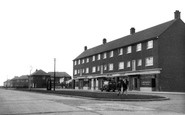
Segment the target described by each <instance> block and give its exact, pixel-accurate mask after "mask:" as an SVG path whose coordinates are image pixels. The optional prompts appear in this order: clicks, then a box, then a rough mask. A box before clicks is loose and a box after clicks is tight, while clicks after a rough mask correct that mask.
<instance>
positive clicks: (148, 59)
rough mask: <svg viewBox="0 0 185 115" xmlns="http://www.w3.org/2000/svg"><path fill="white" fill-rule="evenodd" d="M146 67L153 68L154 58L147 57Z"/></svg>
mask: <svg viewBox="0 0 185 115" xmlns="http://www.w3.org/2000/svg"><path fill="white" fill-rule="evenodd" d="M145 65H146V66H153V57H147V58H146V61H145Z"/></svg>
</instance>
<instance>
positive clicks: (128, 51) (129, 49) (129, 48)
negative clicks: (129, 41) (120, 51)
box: [127, 46, 132, 54]
mask: <svg viewBox="0 0 185 115" xmlns="http://www.w3.org/2000/svg"><path fill="white" fill-rule="evenodd" d="M129 53H132V47H131V46H128V47H127V54H129Z"/></svg>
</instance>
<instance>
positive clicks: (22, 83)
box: [9, 75, 28, 88]
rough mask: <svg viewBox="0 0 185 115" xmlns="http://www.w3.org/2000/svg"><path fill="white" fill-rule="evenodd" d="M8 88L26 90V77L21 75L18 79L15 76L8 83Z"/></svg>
mask: <svg viewBox="0 0 185 115" xmlns="http://www.w3.org/2000/svg"><path fill="white" fill-rule="evenodd" d="M9 87H12V88H28V75H22V76H20V77H18V76H15V77H14V78H13V79H11V80H10V82H9Z"/></svg>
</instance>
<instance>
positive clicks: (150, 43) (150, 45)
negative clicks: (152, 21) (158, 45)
mask: <svg viewBox="0 0 185 115" xmlns="http://www.w3.org/2000/svg"><path fill="white" fill-rule="evenodd" d="M151 48H153V40H150V41H148V42H147V49H151Z"/></svg>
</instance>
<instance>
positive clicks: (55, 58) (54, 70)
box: [53, 58, 56, 91]
mask: <svg viewBox="0 0 185 115" xmlns="http://www.w3.org/2000/svg"><path fill="white" fill-rule="evenodd" d="M55 69H56V58H54V87H53V90H54V91H55Z"/></svg>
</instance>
